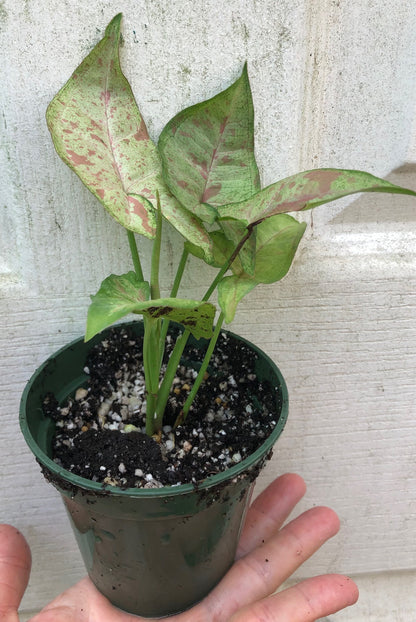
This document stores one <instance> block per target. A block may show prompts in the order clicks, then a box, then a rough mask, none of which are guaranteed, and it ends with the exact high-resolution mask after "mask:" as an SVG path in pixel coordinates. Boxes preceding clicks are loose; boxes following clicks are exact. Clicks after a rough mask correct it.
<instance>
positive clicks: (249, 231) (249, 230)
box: [202, 225, 253, 302]
mask: <svg viewBox="0 0 416 622" xmlns="http://www.w3.org/2000/svg"><path fill="white" fill-rule="evenodd" d="M252 233H253V227H252V225H248V227H247V231H246V233H245V234H244V236H243V237H242V238H241V240H240V241H239V243H238V244H237V246H236V247H235V249H234V250H233V252H232V253H231V255H230V257H229V258H228V260H227V261H226V262H225V264H224V265H223V267H222V268H221V270H220V271H219V272H218V274H217V276H216V277H215V279H214V280H213V281H212V283H211V285H210V286H209V288H208V289H207V291H206V293H205V296H204V297H203V298H202V300H203V301H204V302H206V301H207V300H209V299H210V297H211V295H212V292H213V291H214V290H215V288H216V287H217V285H218V283H219V282H220V281H221V279H222V277H223V276H224V274H225V273H226V272H227V270H228V269H229V268H230V267H231V266H232V264H233V261H234V260H235V258H236V257H237V255H238V253H239V252H240V251H241V249H242V247H243V246H244V244H245V243H246V242H247V240H248V239H249V237H250V235H251V234H252Z"/></svg>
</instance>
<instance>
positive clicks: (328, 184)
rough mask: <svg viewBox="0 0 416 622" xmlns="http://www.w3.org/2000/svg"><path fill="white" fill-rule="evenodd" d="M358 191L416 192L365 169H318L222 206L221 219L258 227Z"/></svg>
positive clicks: (219, 210) (412, 193)
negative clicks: (266, 220) (286, 214)
mask: <svg viewBox="0 0 416 622" xmlns="http://www.w3.org/2000/svg"><path fill="white" fill-rule="evenodd" d="M357 192H389V193H392V194H410V195H413V196H416V192H414V191H413V190H408V189H406V188H402V187H400V186H396V185H394V184H391V183H389V182H388V181H385V180H384V179H380V178H378V177H374V175H371V174H370V173H365V172H363V171H351V170H343V169H316V170H312V171H305V172H303V173H298V174H296V175H292V176H291V177H287V178H286V179H283V180H281V181H277V182H276V183H274V184H271V185H270V186H268V187H267V188H264V190H261V191H260V192H258V193H257V194H256V195H255V196H253V197H251V198H250V199H247V200H245V201H242V202H240V203H238V204H231V205H225V206H223V207H220V208H218V213H219V218H220V220H221V219H234V220H238V221H240V222H241V223H243V224H244V225H246V226H248V225H251V226H254V225H257V224H258V223H260V222H262V221H263V220H265V219H266V218H269V217H270V216H274V215H275V214H281V213H283V212H296V211H300V210H307V209H312V208H314V207H317V206H318V205H323V204H324V203H329V202H330V201H334V200H335V199H340V198H341V197H345V196H347V195H350V194H355V193H357Z"/></svg>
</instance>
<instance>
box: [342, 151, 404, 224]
mask: <svg viewBox="0 0 416 622" xmlns="http://www.w3.org/2000/svg"><path fill="white" fill-rule="evenodd" d="M385 179H387V181H390V182H391V183H392V184H397V185H400V186H404V187H406V188H411V189H412V190H416V164H414V163H407V164H403V165H402V166H399V167H398V168H396V169H394V170H393V171H392V172H391V173H389V174H388V175H387V177H386V178H385ZM375 206H376V207H377V209H374V207H375ZM410 222H416V209H415V199H414V198H413V197H410V196H406V195H403V196H400V197H399V196H395V197H393V196H392V195H390V194H383V193H381V194H377V195H374V194H371V193H367V194H366V193H363V194H361V195H360V196H359V198H358V199H357V200H356V201H353V202H352V203H351V204H350V205H349V206H348V207H346V208H345V209H344V210H343V211H342V212H341V213H339V214H337V216H335V218H333V219H332V220H331V225H353V226H355V225H360V226H362V224H365V223H372V224H373V223H383V224H384V225H385V224H387V223H390V224H395V223H396V224H398V225H399V224H401V225H402V226H403V223H410Z"/></svg>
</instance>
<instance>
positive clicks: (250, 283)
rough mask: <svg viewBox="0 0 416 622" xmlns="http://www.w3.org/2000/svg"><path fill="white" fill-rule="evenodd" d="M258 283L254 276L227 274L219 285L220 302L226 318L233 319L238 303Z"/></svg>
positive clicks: (227, 319) (227, 320)
mask: <svg viewBox="0 0 416 622" xmlns="http://www.w3.org/2000/svg"><path fill="white" fill-rule="evenodd" d="M256 285H258V283H257V282H256V281H255V280H254V278H253V277H252V276H248V275H244V276H235V275H233V276H226V277H224V278H223V279H222V281H220V284H219V285H218V304H219V305H220V308H221V311H222V312H223V313H224V320H225V321H226V322H227V324H229V323H230V322H232V321H233V319H234V316H235V312H236V310H237V305H238V303H239V302H240V300H242V299H243V298H244V296H246V295H247V294H248V293H249V292H251V290H252V289H254V288H255V287H256Z"/></svg>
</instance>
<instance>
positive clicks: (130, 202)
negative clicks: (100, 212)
mask: <svg viewBox="0 0 416 622" xmlns="http://www.w3.org/2000/svg"><path fill="white" fill-rule="evenodd" d="M120 24H121V15H117V16H116V17H114V19H113V20H112V21H111V22H110V24H109V25H108V27H107V29H106V32H105V36H104V38H103V39H102V40H101V41H100V42H99V43H98V44H97V45H96V46H95V48H94V49H93V50H92V51H91V53H90V54H89V55H88V56H87V57H86V58H85V59H84V61H83V62H82V63H81V64H80V66H79V67H78V68H77V69H76V70H75V73H74V74H73V75H72V77H71V78H70V79H69V81H68V82H67V83H66V84H65V86H64V87H63V88H62V89H61V91H60V92H59V93H58V94H57V95H56V96H55V97H54V99H53V100H52V102H51V103H50V105H49V107H48V110H47V122H48V126H49V129H50V131H51V134H52V138H53V141H54V144H55V148H56V150H57V152H58V154H59V155H60V157H61V158H62V159H63V160H64V162H66V164H68V166H69V167H70V168H71V169H72V170H73V171H74V172H75V173H76V174H77V175H78V176H79V177H80V178H81V180H82V181H83V183H84V184H85V185H86V186H87V188H89V190H91V192H92V193H93V194H94V195H95V196H96V197H97V199H98V200H99V201H100V202H101V203H102V205H103V206H104V207H105V208H106V209H107V211H108V212H109V213H110V214H111V215H112V216H113V217H114V218H115V219H116V221H117V222H118V223H119V224H120V225H121V226H122V227H124V228H125V229H126V231H127V236H128V242H129V246H130V251H131V255H132V260H133V266H134V270H133V271H129V272H126V274H122V275H114V274H112V275H111V276H109V277H108V278H106V279H105V280H104V281H103V282H102V284H101V286H100V288H99V290H98V292H97V294H95V296H92V297H91V299H92V302H91V305H90V308H89V311H88V318H87V329H86V340H88V339H91V338H92V337H93V336H95V335H96V334H97V333H99V332H100V331H101V330H103V329H104V328H106V327H107V326H109V325H111V324H112V323H113V322H115V321H117V320H119V319H121V318H123V317H124V316H126V315H127V314H130V313H135V314H139V315H142V316H143V321H144V343H143V361H144V371H145V381H146V391H147V400H146V431H147V433H148V434H154V433H155V432H157V431H158V430H160V428H161V426H162V421H163V414H164V410H165V406H166V403H167V400H168V396H169V392H170V388H171V385H172V381H173V378H174V376H175V373H176V369H177V366H178V364H179V361H180V357H181V355H182V352H183V350H184V347H185V345H186V342H187V340H188V337H189V335H190V334H193V335H194V336H195V337H196V338H200V337H205V338H208V339H209V345H208V348H207V352H206V355H205V359H204V361H203V363H202V366H201V369H200V371H199V374H198V376H197V378H196V380H195V382H194V385H193V387H192V390H191V391H190V393H189V395H188V398H187V400H186V402H185V404H184V406H183V410H182V412H181V415H180V417H179V420H182V419H184V418H185V417H186V416H187V414H188V411H189V408H190V406H191V404H192V401H193V399H194V396H195V394H196V391H197V390H198V388H199V386H200V384H201V381H202V379H203V376H204V373H205V371H206V368H207V365H208V363H209V359H210V357H211V355H212V352H213V349H214V346H215V343H216V340H217V338H218V335H219V332H220V330H221V326H222V325H223V322H224V321H225V322H227V323H229V322H230V321H231V320H232V319H233V317H234V314H235V311H236V307H237V305H238V303H239V302H240V300H241V299H242V298H243V297H244V296H245V295H246V294H248V293H249V292H250V291H251V290H252V289H253V288H254V287H255V286H256V285H258V284H260V283H264V284H266V283H275V282H276V281H279V280H280V279H282V278H283V277H284V276H285V275H286V273H287V271H288V270H289V267H290V265H291V263H292V260H293V257H294V255H295V252H296V249H297V247H298V244H299V242H300V239H301V237H302V235H303V232H304V230H305V227H306V225H305V224H304V223H301V222H299V221H298V220H296V219H295V218H293V217H292V216H290V215H289V214H288V213H287V212H296V211H301V210H308V209H312V208H314V207H317V206H318V205H322V204H324V203H328V202H330V201H333V200H335V199H338V198H340V197H344V196H346V195H349V194H353V193H356V192H391V193H402V194H412V195H416V193H414V192H413V191H411V190H407V189H404V188H401V187H399V186H395V185H392V184H391V183H389V182H387V181H384V180H382V179H379V178H377V177H374V176H373V175H370V174H368V173H365V172H361V171H355V170H341V169H317V170H311V171H306V172H302V173H297V174H295V175H292V176H291V177H288V178H286V179H283V180H281V181H277V182H275V183H273V184H271V185H270V186H268V187H266V188H264V189H262V188H261V186H260V179H259V172H258V168H257V164H256V160H255V155H254V111H253V103H252V97H251V90H250V84H249V79H248V74H247V67H246V66H245V67H244V68H243V71H242V73H241V75H240V77H239V78H238V79H237V80H236V82H234V84H232V85H231V86H230V87H229V88H227V89H226V90H225V91H223V92H221V93H219V94H218V95H216V96H215V97H213V98H212V99H209V100H207V101H204V102H202V103H200V104H197V105H194V106H191V107H189V108H187V109H185V110H183V111H182V112H179V114H177V115H176V116H175V117H174V118H173V119H172V120H171V121H169V123H168V124H167V125H166V127H165V128H164V129H163V131H162V133H161V135H160V137H159V141H158V144H157V145H155V144H154V143H153V141H152V140H151V139H150V137H149V135H148V132H147V129H146V125H145V123H144V120H143V118H142V116H141V114H140V111H139V109H138V107H137V104H136V101H135V98H134V96H133V93H132V90H131V87H130V85H129V83H128V81H127V79H126V78H125V76H124V75H123V73H122V71H121V68H120V60H119V46H120V37H121V35H120ZM165 221H167V222H169V223H170V225H173V227H175V228H176V229H177V230H178V231H179V232H180V233H181V234H182V236H183V238H184V246H183V252H182V255H181V257H180V258H178V269H177V273H176V277H175V279H174V282H173V286H172V291H171V292H170V296H169V297H168V298H162V297H161V294H160V287H159V262H160V256H161V244H162V225H163V223H164V222H165ZM135 234H140V235H143V236H145V237H147V238H150V239H152V240H153V246H152V256H151V269H150V276H149V278H148V280H146V279H145V277H144V275H143V271H142V267H141V262H140V257H139V251H138V248H137V245H136V238H135ZM189 254H191V255H194V256H195V257H197V258H199V259H200V260H203V261H205V262H206V263H208V264H209V265H211V266H214V267H215V268H217V269H218V273H217V275H216V277H215V279H214V280H213V282H212V284H211V286H210V287H209V288H208V290H207V292H206V294H205V295H204V296H203V298H202V300H188V299H182V298H178V297H177V293H178V290H179V284H180V281H181V278H182V275H183V273H184V268H185V264H186V262H187V259H188V256H189ZM214 290H217V293H218V305H219V307H220V314H219V317H218V318H217V321H216V323H215V328H214V319H215V315H216V307H215V306H214V305H213V304H212V303H210V302H209V299H210V297H211V295H212V293H213V292H214ZM170 320H173V321H175V322H179V323H180V324H182V325H183V326H184V331H183V332H182V334H181V335H180V336H179V337H178V339H177V341H176V344H175V346H174V350H173V353H172V355H171V356H170V358H169V362H168V364H167V368H166V371H165V373H164V377H163V378H162V379H161V378H160V375H161V364H162V358H163V353H164V347H165V339H166V335H167V330H168V324H169V321H170Z"/></svg>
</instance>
